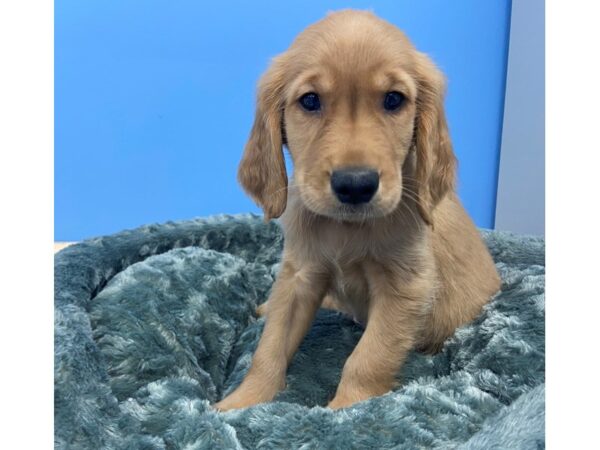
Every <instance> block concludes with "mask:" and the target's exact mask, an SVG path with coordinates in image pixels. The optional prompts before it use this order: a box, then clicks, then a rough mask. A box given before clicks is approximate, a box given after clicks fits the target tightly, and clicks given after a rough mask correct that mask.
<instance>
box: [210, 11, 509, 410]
mask: <svg viewBox="0 0 600 450" xmlns="http://www.w3.org/2000/svg"><path fill="white" fill-rule="evenodd" d="M444 84H445V83H444V77H443V75H442V74H441V73H440V71H439V70H438V69H437V68H436V66H435V65H434V64H433V63H432V62H431V60H430V59H429V58H428V57H427V56H426V55H424V54H423V53H419V52H418V51H417V50H416V49H415V48H414V47H413V45H412V44H411V43H410V42H409V40H408V39H407V37H406V36H405V35H404V34H403V33H402V32H401V31H400V30H399V29H397V28H396V27H395V26H393V25H391V24H389V23H387V22H385V21H383V20H381V19H379V18H377V17H376V16H375V15H373V14H371V13H368V12H359V11H352V10H346V11H341V12H336V13H332V14H330V15H328V16H327V17H326V18H325V19H323V20H321V21H320V22H318V23H316V24H314V25H312V26H310V27H308V28H307V29H306V30H305V31H304V32H303V33H301V34H300V35H299V36H298V37H297V38H296V40H295V41H294V42H293V44H292V45H291V47H290V48H289V49H288V50H287V51H286V52H285V53H283V54H282V55H279V56H277V57H276V58H275V59H274V60H273V62H272V65H271V67H270V68H269V70H268V71H267V72H266V73H265V74H264V76H263V77H262V79H261V80H260V84H259V89H258V104H257V109H256V117H255V122H254V125H253V128H252V132H251V134H250V138H249V141H248V143H247V145H246V148H245V150H244V155H243V158H242V161H241V163H240V167H239V180H240V183H241V185H242V186H243V187H244V189H245V190H246V191H247V192H248V194H249V195H250V196H251V197H252V198H253V199H254V200H255V201H256V202H257V203H258V204H259V205H260V206H261V207H262V209H263V210H264V214H265V219H266V220H269V219H271V218H275V217H279V216H281V223H282V225H283V228H284V233H285V244H284V251H283V260H282V267H281V271H280V273H279V275H278V277H277V280H276V282H275V284H274V286H273V289H272V293H271V296H270V298H269V300H268V303H267V304H266V305H265V306H263V307H262V308H261V310H262V311H263V312H266V323H265V328H264V331H263V334H262V337H261V339H260V342H259V344H258V348H257V350H256V353H255V355H254V358H253V361H252V366H251V368H250V370H249V371H248V374H247V375H246V377H245V379H244V381H243V382H242V384H241V385H240V386H239V387H238V388H237V389H236V390H235V391H234V392H233V393H231V394H230V395H229V396H227V397H226V398H225V399H223V400H222V401H221V402H219V403H218V404H217V405H216V407H217V408H218V409H220V410H228V409H232V408H243V407H247V406H250V405H254V404H256V403H261V402H268V401H270V400H272V399H273V397H274V396H275V395H276V394H277V392H278V391H279V390H280V389H282V388H283V387H284V386H285V375H286V370H287V367H288V364H289V363H290V360H291V359H292V357H293V355H294V353H295V351H296V350H297V348H298V346H299V344H300V342H301V340H302V339H303V337H304V336H305V334H306V332H307V330H308V329H309V327H310V325H311V322H312V320H313V318H314V316H315V313H316V312H317V310H318V308H319V307H320V306H321V305H322V304H323V303H324V301H325V306H330V307H331V306H335V307H338V308H339V309H341V310H343V311H346V312H348V313H350V314H352V315H353V316H354V317H355V318H356V319H357V320H358V321H360V322H362V323H364V324H366V329H365V331H364V334H363V335H362V337H361V339H360V341H359V343H358V345H357V346H356V348H355V350H354V351H353V353H352V354H351V355H350V357H349V358H348V360H347V361H346V363H345V365H344V369H343V372H342V377H341V380H340V383H339V386H338V388H337V392H336V394H335V397H334V398H333V399H332V400H331V402H330V403H329V405H328V406H329V407H331V408H343V407H346V406H349V405H352V404H353V403H355V402H358V401H361V400H365V399H368V398H370V397H373V396H378V395H382V394H385V393H386V392H388V391H390V389H392V388H393V387H394V382H395V379H396V375H397V374H398V372H399V369H400V367H401V365H402V363H403V362H404V360H405V358H406V356H407V354H408V352H409V351H410V350H411V349H412V348H415V347H417V348H419V349H423V350H426V351H432V352H433V351H436V350H438V349H439V348H440V346H441V345H442V343H443V342H444V340H445V339H446V338H448V337H449V336H451V335H452V334H453V333H454V330H455V329H456V327H458V326H460V325H462V324H465V323H467V322H469V321H471V320H472V319H474V318H475V317H476V316H477V315H478V314H479V313H480V311H481V308H482V306H483V305H484V304H485V303H486V302H487V301H488V299H489V298H490V296H491V295H492V294H494V293H495V292H496V291H497V290H498V288H499V285H500V281H499V277H498V274H497V273H496V270H495V267H494V264H493V262H492V258H491V257H490V254H489V253H488V250H487V248H486V247H485V245H484V243H483V242H482V240H481V238H480V236H479V233H478V232H477V230H476V228H475V226H474V225H473V222H472V221H471V220H470V218H469V217H468V216H467V214H466V212H465V210H464V209H463V207H462V205H461V203H460V201H459V200H458V198H457V196H456V194H455V189H454V182H455V174H456V159H455V156H454V153H453V150H452V144H451V142H450V137H449V134H448V128H447V125H446V118H445V115H444V107H443V103H444ZM284 145H285V146H287V148H288V150H289V152H290V154H291V157H292V160H293V163H294V177H293V180H291V181H290V183H289V184H288V177H287V174H286V168H285V164H284V156H283V146H284Z"/></svg>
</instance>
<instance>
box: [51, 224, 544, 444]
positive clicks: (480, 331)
mask: <svg viewBox="0 0 600 450" xmlns="http://www.w3.org/2000/svg"><path fill="white" fill-rule="evenodd" d="M483 235H484V238H485V240H486V242H487V244H488V246H489V247H490V249H491V252H492V255H493V256H494V259H495V261H496V264H497V267H498V270H499V272H500V274H501V276H502V280H503V283H502V291H501V293H499V294H498V295H497V296H495V297H494V299H492V301H491V302H490V303H489V305H487V306H486V307H485V309H484V311H483V312H482V314H481V315H480V317H479V318H478V319H476V320H475V321H474V322H473V323H471V324H469V325H466V326H464V327H462V328H460V329H459V330H457V332H456V334H455V335H454V336H453V337H452V338H450V339H449V340H448V341H447V342H446V343H445V345H444V347H443V350H442V351H441V352H440V353H438V354H436V355H434V356H428V355H423V354H420V353H417V352H413V353H411V355H410V357H409V358H408V361H407V362H406V364H405V366H404V367H403V370H402V371H401V373H400V374H399V375H398V376H399V379H401V380H402V384H401V386H400V387H398V388H397V389H396V390H395V391H393V392H390V393H388V394H386V395H384V396H381V397H377V398H373V399H370V400H368V401H365V402H362V403H359V404H356V405H355V406H353V407H351V408H347V409H344V410H339V411H332V410H329V409H327V408H325V407H324V405H326V404H327V401H328V400H329V399H330V398H331V397H332V396H333V394H334V393H335V388H336V385H337V383H338V381H339V378H340V374H341V370H342V367H343V364H344V361H345V359H346V358H347V357H348V355H349V354H350V353H351V351H352V349H353V348H354V346H355V345H356V343H357V342H358V340H359V338H360V336H361V334H362V331H363V330H362V329H361V328H360V327H359V326H358V325H357V324H355V323H354V322H353V321H352V320H350V319H348V318H347V317H345V316H343V315H341V314H340V313H336V312H331V311H325V310H321V311H319V313H318V315H317V318H316V320H315V322H314V324H313V327H312V329H311V330H310V332H309V334H308V335H307V337H306V339H305V340H304V342H303V343H302V345H301V347H300V349H299V351H298V353H297V354H296V356H295V358H294V359H293V361H292V363H291V366H290V368H289V370H288V375H287V386H286V389H285V390H284V391H283V392H281V393H280V394H279V395H278V396H277V398H276V401H275V402H272V403H268V404H263V405H257V406H254V407H252V408H248V409H245V410H238V411H230V412H227V413H218V412H215V411H214V410H213V409H212V408H211V407H210V404H211V403H213V402H214V401H215V400H217V399H220V398H221V397H222V396H224V395H225V394H226V393H228V392H230V391H231V390H232V389H234V388H235V387H236V386H237V385H238V384H239V383H240V382H241V380H242V378H243V375H244V374H245V372H246V371H247V370H248V368H249V365H250V361H251V356H252V353H253V351H254V350H255V348H256V345H257V342H258V338H259V336H260V333H261V330H262V327H263V322H264V321H263V319H257V318H256V316H255V314H254V309H255V307H256V305H257V304H260V303H261V302H263V301H264V300H265V299H266V298H267V296H268V293H269V290H270V288H271V285H272V283H273V280H274V277H275V274H276V273H277V270H278V263H279V258H280V254H281V249H282V245H283V238H282V235H281V231H280V229H279V227H278V225H277V224H275V223H270V224H264V223H263V221H262V219H261V218H259V217H257V216H252V215H241V216H234V217H231V216H219V217H212V218H208V219H198V220H192V221H185V222H178V223H167V224H164V225H152V226H146V227H142V228H138V229H136V230H132V231H125V232H121V233H118V234H115V235H112V236H107V237H102V238H97V239H92V240H89V241H86V242H83V243H81V244H77V245H74V246H71V247H68V248H66V249H64V250H62V251H61V252H59V253H58V254H56V256H55V444H56V447H57V448H93V449H95V448H103V449H104V448H109V449H110V448H115V449H138V448H139V449H179V448H189V449H203V448H206V449H215V448H226V449H229V448H231V449H241V448H247V449H250V448H265V449H267V448H273V449H292V448H307V449H308V448H311V449H312V448H323V449H337V448H339V449H351V448H357V449H358V448H365V449H366V448H377V449H385V448H400V449H403V448H406V449H413V448H440V449H448V448H459V447H460V448H465V449H477V448H486V449H488V448H497V449H504V448H506V449H509V448H510V449H513V448H523V449H525V448H543V447H544V388H543V384H544V241H543V239H541V238H533V237H521V236H515V235H511V234H507V233H499V232H483Z"/></svg>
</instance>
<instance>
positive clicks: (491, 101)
mask: <svg viewBox="0 0 600 450" xmlns="http://www.w3.org/2000/svg"><path fill="white" fill-rule="evenodd" d="M347 7H352V8H361V9H371V10H373V11H374V12H375V13H376V14H378V15H380V16H381V17H383V18H385V19H387V20H389V21H391V22H392V23H394V24H396V25H398V26H399V27H400V28H402V29H403V30H404V31H406V32H407V34H408V35H409V36H410V37H411V39H412V40H413V42H414V43H415V44H416V45H417V47H418V48H419V49H420V50H422V51H425V52H426V53H428V54H430V55H431V56H432V57H433V59H434V60H435V61H436V62H437V63H438V65H439V66H440V67H441V68H442V70H444V72H445V73H446V75H447V76H448V80H449V86H448V97H447V112H448V119H449V123H450V129H451V134H452V137H453V140H454V145H455V150H456V153H457V155H458V158H459V161H460V185H459V189H460V195H461V197H462V199H463V201H464V203H465V204H466V206H467V208H468V210H469V211H470V213H471V214H472V215H473V217H474V219H475V221H476V222H477V224H478V225H480V226H484V227H492V226H493V221H494V211H495V198H496V185H497V172H498V159H499V146H500V134H501V123H502V109H503V98H504V83H505V74H506V52H507V39H508V27H509V25H508V24H509V22H510V1H509V0H506V1H499V0H497V1H481V0H461V1H452V2H449V1H445V0H429V1H419V2H416V1H408V0H405V1H397V0H380V1H348V0H347V1H329V2H322V1H298V2H283V1H254V2H241V1H235V2H231V1H219V2H199V1H187V0H186V1H183V0H178V1H166V0H163V1H157V0H155V1H152V0H145V1H137V2H136V1H125V0H123V1H114V0H113V1H109V0H102V1H100V0H87V1H85V2H82V1H74V0H57V1H56V2H55V239H56V240H79V239H82V238H86V237H91V236H95V235H101V234H107V233H112V232H115V231H118V230H121V229H124V228H131V227H135V226H138V225H141V224H144V223H149V222H163V221H167V220H177V219H184V218H190V217H195V216H202V215H208V214H215V213H237V212H245V211H258V209H257V208H256V207H255V206H254V205H253V203H252V202H251V201H250V200H249V199H248V198H247V197H246V196H245V195H244V194H243V192H242V190H241V189H240V188H239V187H238V185H237V183H236V169H237V163H238V161H239V158H240V155H241V151H242V149H243V146H244V143H245V140H246V138H247V136H248V133H249V130H250V126H251V123H252V116H253V112H254V97H255V85H256V81H257V80H258V78H259V76H260V74H261V73H262V72H263V71H264V70H265V68H266V67H267V65H268V62H269V59H270V58H271V57H272V56H274V55H276V54H278V53H280V52H282V51H284V50H285V49H286V47H287V46H288V45H289V44H290V42H291V41H292V39H293V38H294V36H295V35H296V34H297V33H298V32H300V31H301V30H302V29H303V28H304V27H305V26H307V25H308V24H310V23H312V22H314V21H316V20H318V19H320V18H322V17H323V16H324V14H325V13H326V12H327V11H329V10H336V9H341V8H347Z"/></svg>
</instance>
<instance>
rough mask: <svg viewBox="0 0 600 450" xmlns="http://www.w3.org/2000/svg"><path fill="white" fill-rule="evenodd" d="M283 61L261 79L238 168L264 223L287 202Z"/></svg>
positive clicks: (246, 189) (274, 65)
mask: <svg viewBox="0 0 600 450" xmlns="http://www.w3.org/2000/svg"><path fill="white" fill-rule="evenodd" d="M283 90H284V64H283V58H282V57H278V58H276V59H275V60H274V61H273V64H272V65H271V67H270V68H269V70H268V71H267V72H266V73H265V74H264V75H263V76H262V78H261V80H260V82H259V86H258V98H257V105H256V113H255V117H254V125H253V126H252V131H251V132H250V138H249V139H248V143H247V144H246V148H245V149H244V155H243V157H242V161H241V162H240V166H239V168H238V180H239V182H240V184H241V185H242V187H243V188H244V190H245V191H246V192H247V193H248V195H250V197H252V199H253V200H254V201H255V202H256V203H257V204H258V205H259V206H260V207H261V208H262V210H263V212H264V214H265V220H266V221H268V220H270V219H272V218H276V217H279V216H280V215H281V214H283V211H285V206H286V203H287V183H288V180H287V173H286V170H285V160H284V158H283V138H282V136H283V130H282V127H283V98H284V95H283V94H284V92H283Z"/></svg>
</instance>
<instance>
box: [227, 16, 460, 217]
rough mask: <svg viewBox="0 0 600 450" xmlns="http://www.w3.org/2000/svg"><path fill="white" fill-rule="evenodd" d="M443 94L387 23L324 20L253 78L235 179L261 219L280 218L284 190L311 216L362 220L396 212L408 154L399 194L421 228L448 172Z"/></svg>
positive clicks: (450, 179) (429, 67)
mask: <svg viewBox="0 0 600 450" xmlns="http://www.w3.org/2000/svg"><path fill="white" fill-rule="evenodd" d="M443 95H444V77H443V76H442V74H441V73H440V71H439V70H438V69H437V68H436V67H435V65H434V64H433V63H432V62H431V61H430V60H429V58H428V57H426V56H425V55H424V54H422V53H419V52H418V51H416V50H415V48H414V47H413V46H412V44H411V43H410V42H409V41H408V39H407V38H406V36H405V35H404V34H403V33H402V32H401V31H400V30H398V29H397V28H396V27H394V26H393V25H391V24H389V23H387V22H385V21H383V20H380V19H378V18H377V17H376V16H374V15H373V14H371V13H366V12H357V11H342V12H338V13H333V14H330V15H329V16H327V17H326V18H325V19H323V20H322V21H320V22H318V23H316V24H314V25H312V26H310V27H308V28H307V29H306V30H305V31H304V32H303V33H302V34H300V35H299V36H298V37H297V38H296V40H295V41H294V43H293V44H292V46H291V47H290V48H289V49H288V50H287V51H286V52H285V53H283V54H282V55H280V56H278V57H276V58H275V59H274V61H273V63H272V65H271V67H270V68H269V70H268V71H267V72H266V73H265V74H264V75H263V77H262V79H261V81H260V83H259V89H258V102H257V108H256V117H255V121H254V125H253V128H252V132H251V135H250V139H249V141H248V143H247V145H246V148H245V151H244V156H243V158H242V162H241V163H240V168H239V174H238V177H239V180H240V182H241V184H242V186H243V187H244V189H245V190H246V191H247V192H248V193H249V194H250V196H252V198H253V199H254V200H255V201H256V202H257V203H258V204H259V205H260V206H261V207H262V208H263V210H264V212H265V217H266V218H267V219H270V218H273V217H279V216H280V215H281V214H282V213H283V211H284V210H285V207H286V202H287V190H288V189H292V188H293V189H297V190H298V194H299V196H300V198H301V199H302V202H303V203H304V205H305V206H306V207H307V208H308V209H310V210H312V211H313V212H315V213H317V214H320V215H324V216H329V217H333V218H336V219H341V220H347V221H353V220H364V219H365V218H372V217H381V216H385V215H387V214H389V213H390V212H392V211H393V210H395V209H396V208H397V207H398V204H399V202H400V201H401V198H402V194H403V189H406V185H407V183H404V182H403V181H406V180H403V174H402V167H403V165H404V162H405V160H406V158H407V157H408V155H409V154H410V153H411V152H415V154H416V167H414V170H413V171H412V172H410V173H411V176H412V177H413V178H414V180H412V181H414V185H415V186H416V191H417V192H404V194H405V195H406V196H407V197H409V198H410V197H412V198H414V199H416V200H417V206H418V209H419V212H420V214H421V216H422V217H423V219H424V220H425V222H427V223H429V224H431V222H432V214H431V213H432V211H433V208H434V207H435V206H436V204H437V203H438V202H439V201H440V200H441V198H442V197H443V196H444V195H445V194H446V193H447V192H448V191H449V190H451V189H452V188H453V183H454V176H455V157H454V154H453V152H452V147H451V143H450V140H449V136H448V129H447V125H446V119H445V116H444V110H443ZM283 145H287V147H288V150H289V152H290V155H291V157H292V160H293V163H294V172H295V176H294V178H295V183H294V186H289V187H288V180H287V174H286V169H285V162H284V157H283V149H282V147H283Z"/></svg>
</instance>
